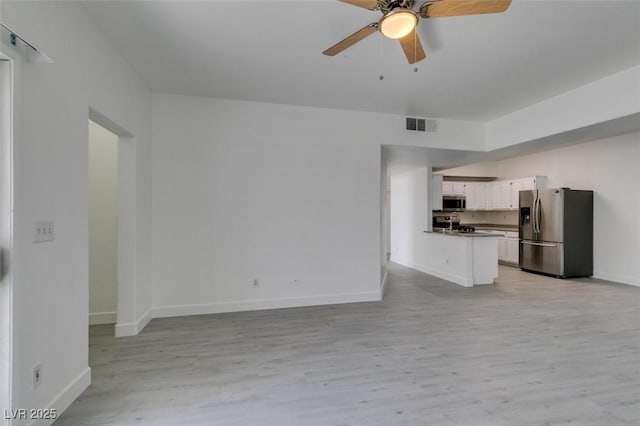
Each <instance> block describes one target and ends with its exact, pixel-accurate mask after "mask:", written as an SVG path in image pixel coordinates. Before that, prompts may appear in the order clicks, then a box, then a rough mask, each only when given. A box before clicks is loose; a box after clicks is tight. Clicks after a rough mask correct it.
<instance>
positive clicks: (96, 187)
mask: <svg viewBox="0 0 640 426" xmlns="http://www.w3.org/2000/svg"><path fill="white" fill-rule="evenodd" d="M117 290H118V136H116V135H115V134H113V133H111V132H110V131H108V130H107V129H105V128H104V127H102V126H99V125H98V124H96V123H94V122H93V121H89V322H90V323H91V324H109V323H115V320H116V310H117V303H118V298H117V297H118V293H117Z"/></svg>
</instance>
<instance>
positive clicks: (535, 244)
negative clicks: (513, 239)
mask: <svg viewBox="0 0 640 426" xmlns="http://www.w3.org/2000/svg"><path fill="white" fill-rule="evenodd" d="M522 244H526V245H529V246H539V247H558V245H557V244H550V243H535V242H531V241H523V242H522Z"/></svg>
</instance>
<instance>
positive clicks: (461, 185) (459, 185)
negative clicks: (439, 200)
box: [451, 182, 466, 195]
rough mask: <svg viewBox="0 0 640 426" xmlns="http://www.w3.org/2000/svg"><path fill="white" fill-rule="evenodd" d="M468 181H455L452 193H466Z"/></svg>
mask: <svg viewBox="0 0 640 426" xmlns="http://www.w3.org/2000/svg"><path fill="white" fill-rule="evenodd" d="M465 186H466V182H453V184H452V189H451V195H464V192H465Z"/></svg>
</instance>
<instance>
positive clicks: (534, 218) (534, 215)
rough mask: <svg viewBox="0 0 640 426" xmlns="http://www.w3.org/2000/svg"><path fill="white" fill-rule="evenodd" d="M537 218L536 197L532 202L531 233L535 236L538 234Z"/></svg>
mask: <svg viewBox="0 0 640 426" xmlns="http://www.w3.org/2000/svg"><path fill="white" fill-rule="evenodd" d="M537 218H538V197H536V199H535V200H533V233H534V234H537V233H538V224H537V222H536V220H537Z"/></svg>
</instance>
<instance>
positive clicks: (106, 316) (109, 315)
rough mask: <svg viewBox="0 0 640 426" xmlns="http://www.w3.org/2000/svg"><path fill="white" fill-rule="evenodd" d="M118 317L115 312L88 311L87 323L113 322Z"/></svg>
mask: <svg viewBox="0 0 640 426" xmlns="http://www.w3.org/2000/svg"><path fill="white" fill-rule="evenodd" d="M117 319H118V314H117V313H116V312H94V313H89V325H98V324H115V323H116V321H117Z"/></svg>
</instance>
